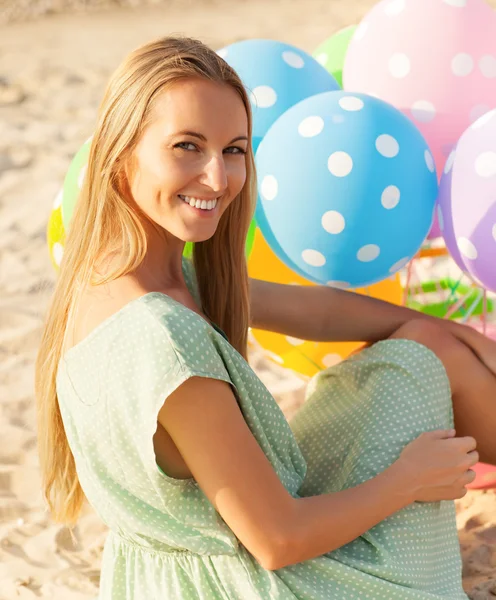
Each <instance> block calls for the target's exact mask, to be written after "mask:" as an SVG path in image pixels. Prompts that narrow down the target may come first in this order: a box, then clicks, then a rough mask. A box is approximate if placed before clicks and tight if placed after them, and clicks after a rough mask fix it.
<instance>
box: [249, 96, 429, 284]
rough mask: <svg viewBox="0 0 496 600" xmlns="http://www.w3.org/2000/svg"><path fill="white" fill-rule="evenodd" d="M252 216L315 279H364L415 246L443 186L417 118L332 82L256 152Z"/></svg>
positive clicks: (286, 117)
mask: <svg viewBox="0 0 496 600" xmlns="http://www.w3.org/2000/svg"><path fill="white" fill-rule="evenodd" d="M256 162H257V172H258V183H259V190H260V196H261V202H260V203H259V204H258V205H257V212H256V220H257V224H258V226H259V227H260V229H261V231H262V233H263V235H264V237H265V239H266V240H267V242H268V243H269V245H270V246H271V248H272V250H273V251H274V252H275V253H276V254H277V256H278V257H279V258H280V259H281V260H282V261H283V262H284V263H285V264H287V265H288V266H289V267H290V268H291V269H293V270H294V271H296V272H298V273H299V274H300V275H302V276H303V277H305V278H308V279H310V280H311V281H314V282H316V283H322V284H328V285H337V286H339V287H352V288H357V287H363V286H366V285H370V284H372V283H375V282H377V281H380V280H382V279H384V278H386V277H388V276H390V275H392V274H393V273H396V272H397V271H399V270H400V269H401V268H402V267H403V266H404V265H405V264H406V263H407V262H408V261H409V260H410V259H411V258H412V257H413V256H414V255H415V254H416V253H417V251H418V250H419V248H420V246H421V244H422V242H423V240H424V239H425V236H426V235H427V233H428V231H429V229H430V227H431V224H432V219H433V212H434V206H435V201H436V197H437V191H438V185H437V177H436V173H435V170H434V163H433V158H432V155H431V153H430V152H429V149H428V147H427V144H426V143H425V140H424V139H423V137H422V135H421V134H420V132H419V131H418V129H417V128H416V127H415V125H414V124H413V123H412V122H411V121H410V120H409V119H407V118H406V117H405V116H404V115H402V114H401V113H400V112H399V111H398V110H396V109H395V108H394V107H392V106H391V105H389V104H387V103H385V102H383V101H382V100H378V99H376V98H372V97H370V96H366V95H365V94H351V93H349V92H343V91H335V92H327V93H324V94H318V95H315V96H312V97H311V98H307V99H306V100H303V101H302V102H300V103H299V104H297V105H296V106H293V107H292V108H290V109H289V110H288V111H286V113H284V114H283V115H282V116H281V117H280V118H279V119H278V120H277V121H276V122H275V123H274V125H273V126H272V127H271V129H270V130H269V131H268V132H267V134H266V136H265V137H264V139H263V140H262V142H261V144H260V147H259V149H258V152H257V155H256Z"/></svg>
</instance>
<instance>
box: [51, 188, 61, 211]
mask: <svg viewBox="0 0 496 600" xmlns="http://www.w3.org/2000/svg"><path fill="white" fill-rule="evenodd" d="M63 196H64V190H63V189H62V190H60V191H59V193H58V194H57V195H56V196H55V200H54V202H53V208H54V210H56V209H57V208H58V207H59V206H60V205H61V204H62V198H63Z"/></svg>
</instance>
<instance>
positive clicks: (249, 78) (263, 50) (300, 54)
mask: <svg viewBox="0 0 496 600" xmlns="http://www.w3.org/2000/svg"><path fill="white" fill-rule="evenodd" d="M217 53H218V54H219V56H221V57H222V58H223V59H224V60H225V61H226V62H227V63H228V64H229V65H230V66H231V67H233V69H235V71H236V72H237V73H238V75H239V76H240V77H241V80H242V81H243V83H244V85H245V86H246V88H247V89H248V92H249V96H250V100H251V103H252V111H253V150H254V152H256V150H257V148H258V145H259V144H260V141H261V139H262V138H263V136H264V135H265V134H266V132H267V130H268V129H269V127H270V126H271V125H272V123H274V121H275V120H276V119H277V118H278V117H280V116H281V115H282V114H283V113H284V112H285V111H286V110H287V109H288V108H289V107H291V106H293V105H294V104H296V103H297V102H300V100H303V99H305V98H308V97H309V96H313V95H314V94H319V93H320V92H327V91H331V90H337V89H339V85H338V83H337V81H336V80H335V79H334V77H333V76H332V75H331V74H330V73H328V72H327V71H326V70H325V69H324V67H323V66H322V65H320V64H319V63H318V62H317V61H316V60H315V59H314V58H312V56H310V54H307V53H306V52H304V51H303V50H301V49H300V48H297V47H296V46H291V45H290V44H284V43H282V42H276V41H274V40H263V39H253V40H244V41H242V42H236V43H234V44H231V45H230V46H226V47H225V48H221V49H220V50H218V51H217Z"/></svg>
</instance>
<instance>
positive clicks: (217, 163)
mask: <svg viewBox="0 0 496 600" xmlns="http://www.w3.org/2000/svg"><path fill="white" fill-rule="evenodd" d="M202 183H203V184H204V185H208V187H209V188H210V189H212V190H213V191H214V192H217V193H222V192H224V191H225V190H226V188H227V172H226V165H225V164H224V159H223V157H221V156H220V157H219V156H212V157H211V159H210V160H209V161H208V162H207V164H206V165H205V170H204V173H203V177H202Z"/></svg>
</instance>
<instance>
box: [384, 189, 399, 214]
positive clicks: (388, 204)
mask: <svg viewBox="0 0 496 600" xmlns="http://www.w3.org/2000/svg"><path fill="white" fill-rule="evenodd" d="M400 196H401V193H400V190H399V189H398V188H397V187H396V186H395V185H390V186H388V187H387V188H386V189H385V190H384V191H383V192H382V196H381V203H382V206H384V208H387V209H388V210H390V209H391V208H394V207H395V206H397V205H398V202H399V201H400Z"/></svg>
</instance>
